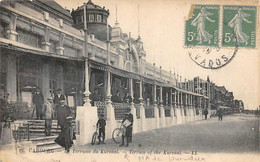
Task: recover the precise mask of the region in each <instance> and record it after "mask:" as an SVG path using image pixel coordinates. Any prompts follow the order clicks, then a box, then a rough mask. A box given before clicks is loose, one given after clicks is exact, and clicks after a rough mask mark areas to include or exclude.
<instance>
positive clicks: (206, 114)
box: [203, 108, 223, 121]
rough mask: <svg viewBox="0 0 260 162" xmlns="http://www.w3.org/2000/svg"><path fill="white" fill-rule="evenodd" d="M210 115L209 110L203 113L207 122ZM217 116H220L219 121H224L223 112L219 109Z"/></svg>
mask: <svg viewBox="0 0 260 162" xmlns="http://www.w3.org/2000/svg"><path fill="white" fill-rule="evenodd" d="M208 113H209V111H208V109H205V110H204V112H203V114H204V115H205V120H207V117H208ZM217 115H218V120H219V121H222V118H223V111H222V109H221V108H220V109H218V111H217Z"/></svg>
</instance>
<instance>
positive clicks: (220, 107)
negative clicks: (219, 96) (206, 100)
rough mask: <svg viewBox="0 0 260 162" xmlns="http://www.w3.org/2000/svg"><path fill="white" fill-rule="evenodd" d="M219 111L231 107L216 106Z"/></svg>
mask: <svg viewBox="0 0 260 162" xmlns="http://www.w3.org/2000/svg"><path fill="white" fill-rule="evenodd" d="M218 108H219V109H230V108H231V107H228V106H218Z"/></svg>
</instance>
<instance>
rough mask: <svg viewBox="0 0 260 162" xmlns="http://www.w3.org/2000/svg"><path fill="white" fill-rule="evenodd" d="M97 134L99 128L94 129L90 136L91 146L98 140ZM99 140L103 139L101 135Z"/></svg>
mask: <svg viewBox="0 0 260 162" xmlns="http://www.w3.org/2000/svg"><path fill="white" fill-rule="evenodd" d="M98 134H99V127H96V131H95V132H94V133H93V135H92V140H91V144H92V145H94V144H95V143H96V141H97V138H98ZM101 138H102V139H103V138H104V137H103V135H102V136H101Z"/></svg>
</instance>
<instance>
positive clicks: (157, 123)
mask: <svg viewBox="0 0 260 162" xmlns="http://www.w3.org/2000/svg"><path fill="white" fill-rule="evenodd" d="M156 91H157V86H156V85H155V84H154V85H153V93H154V95H153V96H154V98H153V100H154V118H155V119H156V128H159V127H160V121H159V109H158V107H157V100H156V99H157V96H156V94H157V92H156Z"/></svg>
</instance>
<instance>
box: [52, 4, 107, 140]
mask: <svg viewBox="0 0 260 162" xmlns="http://www.w3.org/2000/svg"><path fill="white" fill-rule="evenodd" d="M86 14H87V13H86V5H84V15H86ZM63 42H64V34H61V35H60V41H59V45H60V46H63ZM87 44H88V35H87V21H86V16H84V53H85V91H84V95H85V97H84V101H85V103H84V105H83V106H78V107H77V116H76V123H77V125H78V127H79V135H78V136H77V140H76V142H77V145H86V144H88V143H90V141H91V138H92V133H93V132H94V131H95V127H93V125H95V124H96V122H97V120H98V115H97V108H96V107H91V104H90V100H89V95H90V92H89V80H90V77H89V66H88V45H87ZM57 50H59V49H58V48H57ZM57 52H58V51H57ZM58 54H63V50H62V49H61V53H58ZM109 124H110V123H109V122H108V125H109ZM110 125H111V124H110ZM107 134H109V135H107V137H111V131H109V130H108V131H107Z"/></svg>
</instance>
